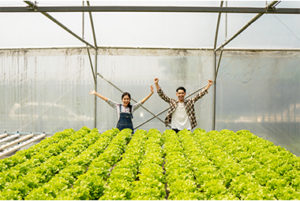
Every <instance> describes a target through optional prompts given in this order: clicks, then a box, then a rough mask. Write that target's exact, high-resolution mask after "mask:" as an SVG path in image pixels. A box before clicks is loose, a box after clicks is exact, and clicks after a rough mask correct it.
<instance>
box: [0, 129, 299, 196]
mask: <svg viewBox="0 0 300 201" xmlns="http://www.w3.org/2000/svg"><path fill="white" fill-rule="evenodd" d="M0 199H1V200H11V199H14V200H22V199H24V200H96V199H99V200H163V199H170V200H206V199H209V200H220V199H222V200H224V199H225V200H258V199H267V200H273V199H280V200H290V199H297V200H299V199H300V159H299V157H297V156H295V155H293V154H292V153H290V152H289V151H287V150H285V149H284V148H282V147H279V146H275V145H274V144H273V143H271V142H269V141H266V140H264V139H262V138H259V137H257V136H255V135H253V134H252V133H250V132H249V131H246V130H242V131H238V132H233V131H230V130H222V131H210V132H205V131H204V130H202V129H196V130H195V131H194V132H190V131H188V130H183V131H181V132H178V133H175V132H174V131H173V130H166V131H164V132H163V133H160V132H159V131H158V130H156V129H150V130H149V131H144V130H137V131H136V132H135V133H134V134H132V132H131V130H130V129H125V130H122V131H119V130H118V129H111V130H108V131H105V132H104V133H101V134H99V132H98V130H97V129H92V130H91V129H89V128H86V127H83V128H81V129H80V130H78V131H74V130H73V129H66V130H64V131H62V132H58V133H56V134H55V135H53V136H52V137H50V138H47V139H45V140H43V141H41V142H40V143H38V144H36V145H34V146H32V147H30V148H29V149H27V150H22V151H19V152H17V153H16V154H15V155H13V156H11V157H9V158H5V159H2V160H0Z"/></svg>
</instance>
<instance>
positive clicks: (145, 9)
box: [0, 6, 300, 14]
mask: <svg viewBox="0 0 300 201" xmlns="http://www.w3.org/2000/svg"><path fill="white" fill-rule="evenodd" d="M0 12H194V13H220V12H221V13H269V14H300V8H270V9H266V8H260V7H207V6H202V7H196V6H188V7H187V6H35V7H34V8H32V7H24V6H22V7H17V6H14V7H8V6H7V7H0Z"/></svg>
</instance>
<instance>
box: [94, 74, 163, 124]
mask: <svg viewBox="0 0 300 201" xmlns="http://www.w3.org/2000/svg"><path fill="white" fill-rule="evenodd" d="M97 75H98V76H99V77H101V78H102V79H103V80H104V81H106V82H107V83H108V84H110V85H111V86H113V87H114V88H115V89H117V90H118V91H119V92H121V93H124V91H123V90H121V89H120V88H119V87H118V86H116V85H115V84H114V83H112V82H111V81H109V80H107V79H106V78H104V77H103V76H102V75H101V74H100V73H97ZM131 100H133V101H134V102H136V103H137V102H138V101H136V100H135V99H134V98H131ZM141 108H143V109H144V110H146V111H147V112H149V113H150V114H151V115H152V116H153V117H154V118H157V119H158V120H160V121H161V122H162V123H164V121H163V120H162V119H161V118H159V117H157V115H155V114H154V113H153V112H151V111H150V110H148V109H147V108H146V107H145V106H143V105H141Z"/></svg>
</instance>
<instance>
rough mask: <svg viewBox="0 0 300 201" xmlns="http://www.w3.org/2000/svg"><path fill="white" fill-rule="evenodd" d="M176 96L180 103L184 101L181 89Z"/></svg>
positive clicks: (183, 93)
mask: <svg viewBox="0 0 300 201" xmlns="http://www.w3.org/2000/svg"><path fill="white" fill-rule="evenodd" d="M176 96H177V97H178V100H179V101H181V102H182V101H184V96H185V92H184V91H183V90H182V89H179V90H178V91H177V92H176Z"/></svg>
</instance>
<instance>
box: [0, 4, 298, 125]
mask: <svg viewBox="0 0 300 201" xmlns="http://www.w3.org/2000/svg"><path fill="white" fill-rule="evenodd" d="M24 3H25V4H27V7H0V13H1V12H4V13H11V12H12V13H17V12H39V13H41V14H42V15H44V16H46V17H47V18H48V19H50V20H51V21H53V22H54V23H56V24H57V25H58V26H60V27H61V28H62V29H64V30H65V31H67V32H68V33H70V34H71V35H72V36H74V37H75V38H77V39H78V40H80V41H81V42H82V43H83V44H85V45H86V50H87V53H88V58H89V63H90V67H91V72H92V76H93V82H94V89H95V91H97V83H98V77H100V78H101V79H103V80H104V81H106V82H107V83H109V84H110V85H111V86H112V87H114V88H115V89H117V90H118V91H120V92H123V91H122V90H121V89H120V88H119V87H118V86H117V85H116V84H114V83H113V82H111V81H109V80H107V79H106V78H105V77H103V76H102V75H101V74H99V73H98V59H97V56H98V51H99V48H101V46H98V45H97V39H96V30H95V27H94V21H93V16H92V13H93V12H179V13H181V12H194V13H196V12H204V13H205V12H206V13H218V19H217V22H216V29H215V39H214V45H213V54H214V82H215V83H216V81H217V76H218V72H219V68H220V64H221V60H222V54H223V51H226V49H224V48H225V47H226V45H228V44H229V43H230V42H231V41H232V40H234V39H235V38H236V37H238V36H239V35H240V34H241V33H242V32H243V31H245V30H246V29H247V28H248V27H249V26H250V25H251V24H253V23H254V22H255V21H256V20H258V19H259V18H260V17H261V16H263V15H264V14H300V8H276V6H277V5H278V4H279V3H280V1H272V2H271V3H269V4H268V5H267V6H266V7H265V8H258V7H257V8H254V7H224V6H223V5H224V1H221V2H220V6H219V7H184V6H176V7H166V6H91V5H90V2H89V1H86V4H87V6H38V5H37V4H36V3H34V2H31V1H24ZM47 12H88V13H89V20H90V24H91V27H92V33H93V40H94V43H93V44H91V43H89V42H88V41H86V40H85V39H84V38H82V37H80V36H79V35H77V34H76V33H74V32H73V31H72V30H71V29H69V28H68V27H67V26H65V25H64V24H62V23H61V22H59V21H58V20H57V19H55V18H54V17H53V16H51V15H50V14H49V13H47ZM223 13H256V14H257V15H256V16H255V17H253V18H252V19H251V20H250V21H249V22H248V23H246V24H245V25H244V26H243V27H242V28H241V29H240V30H238V31H237V32H236V34H234V35H233V36H232V37H231V38H229V39H228V40H226V41H225V42H224V43H223V44H221V45H220V46H217V41H218V34H219V26H220V19H221V15H222V14H223ZM82 23H84V20H83V21H82ZM83 29H84V28H83ZM91 50H92V51H94V58H92V55H91ZM229 50H231V49H229ZM277 50H278V51H286V50H288V49H277ZM293 51H298V50H295V49H294V50H293ZM199 90H200V89H199ZM213 90H214V92H213V109H212V110H213V112H212V113H213V119H212V122H213V123H212V129H213V130H215V128H216V84H214V89H213ZM196 92H197V91H196ZM196 92H194V93H196ZM194 93H192V94H190V95H193V94H194ZM132 100H133V101H135V100H134V99H132ZM142 107H143V108H144V109H145V110H146V111H147V112H149V113H150V114H151V115H152V118H150V119H148V120H147V121H145V122H143V123H142V124H140V125H138V126H137V127H136V128H139V127H140V126H142V125H144V124H146V123H148V122H149V121H151V120H152V119H154V118H157V119H158V120H159V121H161V122H162V123H163V122H164V121H163V120H162V119H161V118H160V117H159V115H160V114H162V113H163V112H165V111H166V110H167V109H166V110H164V111H161V112H160V113H158V114H154V113H153V112H152V111H151V110H149V109H147V108H146V107H145V106H142ZM94 127H97V97H96V96H95V98H94Z"/></svg>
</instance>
